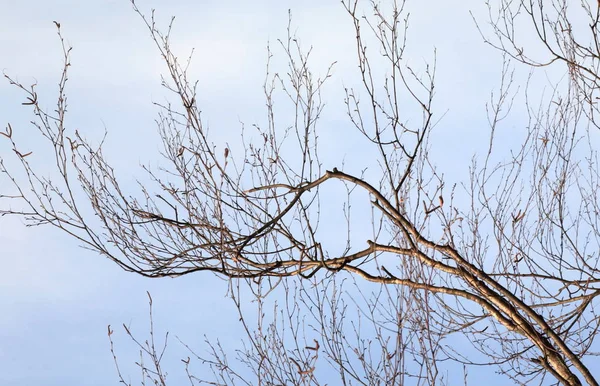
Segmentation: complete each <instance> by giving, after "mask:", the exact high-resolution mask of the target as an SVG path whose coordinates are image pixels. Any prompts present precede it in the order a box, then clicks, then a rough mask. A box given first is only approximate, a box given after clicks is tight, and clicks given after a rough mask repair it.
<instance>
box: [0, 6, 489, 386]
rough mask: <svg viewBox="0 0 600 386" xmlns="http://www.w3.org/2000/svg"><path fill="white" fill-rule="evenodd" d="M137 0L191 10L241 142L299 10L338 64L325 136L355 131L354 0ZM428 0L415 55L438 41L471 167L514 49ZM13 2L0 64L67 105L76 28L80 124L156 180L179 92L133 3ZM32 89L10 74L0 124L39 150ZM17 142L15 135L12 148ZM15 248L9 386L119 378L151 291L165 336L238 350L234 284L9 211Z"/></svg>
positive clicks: (204, 90) (447, 134)
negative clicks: (172, 271) (126, 266)
mask: <svg viewBox="0 0 600 386" xmlns="http://www.w3.org/2000/svg"><path fill="white" fill-rule="evenodd" d="M137 3H138V5H139V7H140V8H142V9H143V10H146V11H148V10H149V9H151V8H156V9H157V15H158V17H159V19H160V20H162V21H163V22H164V21H167V20H168V19H169V17H170V16H172V15H175V16H176V22H175V29H174V34H173V42H174V47H175V50H176V52H177V53H179V54H180V55H181V56H182V57H184V56H187V55H188V54H189V52H190V50H191V49H192V48H195V50H196V51H195V56H194V62H193V67H192V73H193V75H194V76H196V77H197V79H198V80H199V81H200V83H199V84H200V86H199V88H200V93H199V104H200V106H201V107H202V111H203V114H204V118H205V119H206V121H207V122H208V123H209V124H210V127H211V129H212V130H217V131H218V135H220V136H222V140H227V141H229V142H235V141H237V139H238V138H239V128H240V124H239V122H240V121H243V122H245V123H246V124H252V123H253V122H257V121H260V120H264V114H265V113H264V109H263V106H264V101H263V99H262V90H261V86H262V80H263V76H264V65H265V60H266V56H267V55H266V46H267V42H271V45H274V43H275V42H276V39H278V38H284V37H285V33H286V25H287V18H288V9H291V10H292V12H293V20H294V26H295V27H296V30H297V34H298V36H299V37H300V38H301V41H302V43H303V44H304V45H305V46H307V47H308V46H310V45H312V46H313V47H314V53H313V65H314V68H315V70H316V72H321V73H324V71H325V69H326V68H327V66H328V65H329V64H330V63H332V62H333V61H337V65H336V67H335V70H334V77H333V79H332V81H331V84H330V87H329V88H328V91H327V96H328V98H330V99H328V100H327V103H328V109H329V110H328V112H327V116H326V118H325V119H324V123H323V124H322V126H323V133H322V135H323V137H324V138H329V139H330V140H332V139H335V138H340V137H341V136H342V130H343V129H344V128H347V127H348V125H349V124H348V122H347V120H346V119H345V112H344V110H343V103H342V102H343V100H342V95H343V87H344V86H347V85H348V84H351V83H352V82H353V81H355V78H354V76H355V74H356V72H355V71H356V60H355V57H354V53H355V51H354V50H355V47H354V35H353V31H352V25H351V20H350V19H349V18H348V16H347V15H346V14H345V12H344V9H343V8H342V6H341V4H340V2H339V1H338V0H303V1H286V0H254V1H240V0H235V1H234V0H199V1H189V0H188V1H185V0H172V1H147V0H139V1H138V2H137ZM414 3H415V4H412V5H410V7H411V11H412V14H411V20H412V21H411V30H410V32H409V44H410V55H411V56H410V57H409V60H410V61H411V62H413V63H415V65H417V66H419V65H422V63H424V62H425V61H426V60H431V58H432V57H433V50H434V48H435V49H436V51H437V60H438V83H437V85H436V86H437V90H438V91H437V92H438V94H437V96H438V99H437V102H436V103H437V105H436V108H437V110H436V111H438V112H439V114H440V115H441V114H442V113H444V112H446V111H447V114H446V116H445V118H444V120H443V121H442V123H441V127H442V129H440V132H439V135H440V136H442V138H444V141H445V144H446V145H447V146H449V147H452V146H458V144H461V146H465V147H466V151H465V152H460V153H458V154H457V157H458V158H460V159H458V160H456V165H462V167H465V166H466V164H467V162H468V160H469V159H470V157H471V156H472V155H473V154H474V153H476V152H477V148H476V146H477V145H476V144H477V143H480V141H481V140H482V138H485V136H486V134H487V132H486V125H485V102H486V101H487V100H488V98H489V94H490V91H491V90H492V89H493V88H494V87H496V86H497V81H498V79H499V75H500V69H501V61H500V55H499V54H498V53H496V52H494V51H493V50H492V49H490V48H489V47H486V46H485V45H484V44H483V42H482V39H481V37H480V36H479V34H478V33H477V30H476V28H475V25H474V23H473V22H472V20H471V16H470V14H469V11H473V12H474V13H475V15H484V11H485V10H484V9H483V8H482V5H481V4H480V3H481V2H480V1H475V0H470V1H460V2H448V1H441V0H440V1H434V2H422V1H416V0H415V1H414ZM0 9H2V11H1V12H0V32H1V33H0V68H2V69H3V70H4V71H5V72H6V73H7V74H9V75H11V76H14V77H17V78H18V79H19V80H20V81H22V82H23V83H26V84H28V83H32V82H33V81H34V79H35V81H37V83H38V85H39V86H38V87H39V92H40V98H41V100H42V103H43V104H45V105H47V106H49V107H50V108H51V106H52V103H53V101H54V100H53V99H52V98H54V97H55V93H54V92H55V91H56V84H57V81H58V79H59V76H60V71H61V52H60V45H59V40H58V38H57V36H56V28H55V26H54V24H53V21H55V20H56V21H58V22H60V23H61V25H62V31H63V34H64V36H65V38H66V39H67V41H68V43H69V44H70V45H72V46H73V47H74V49H73V54H72V68H71V73H70V83H69V86H68V95H69V114H70V115H69V120H68V126H69V127H71V128H77V129H78V130H79V131H80V132H82V133H84V135H86V136H88V137H89V138H92V139H94V138H95V139H99V138H100V136H101V134H102V130H103V129H104V128H106V129H107V130H108V132H109V137H108V139H107V144H106V154H107V157H108V158H109V159H110V160H111V161H113V162H114V164H115V165H116V168H117V170H118V171H119V173H120V176H122V177H123V178H125V179H127V178H131V180H132V181H133V179H134V176H137V175H138V174H140V169H139V167H138V165H139V164H140V163H147V162H155V161H156V160H158V158H157V157H155V156H153V155H152V154H153V153H154V152H155V151H156V150H157V149H158V145H157V143H158V142H157V141H158V136H157V134H156V126H155V124H154V119H155V117H156V111H157V110H156V108H155V107H154V106H153V105H152V102H153V101H161V100H162V99H163V98H164V92H163V90H161V88H160V75H161V74H163V73H165V68H164V66H163V63H162V62H161V59H160V57H159V55H157V51H156V49H155V47H154V46H153V43H152V41H151V40H150V39H149V34H148V31H147V30H146V27H145V26H144V25H143V23H142V22H141V20H140V18H139V17H138V16H137V15H136V14H135V13H134V12H133V10H132V8H131V5H130V3H129V1H128V0H85V1H82V0H28V1H12V0H0ZM482 20H483V19H482ZM353 74H354V75H353ZM22 98H23V96H22V94H20V93H19V92H17V90H15V89H14V88H11V87H9V85H8V83H7V82H1V83H0V125H1V126H2V128H3V127H4V126H5V125H6V124H7V123H8V122H10V123H11V124H12V127H13V129H14V130H15V131H16V132H19V135H22V136H29V135H32V137H31V141H32V146H34V145H35V144H36V143H37V141H38V139H35V137H33V134H34V130H33V128H32V127H31V126H29V125H28V124H27V122H28V120H29V119H30V118H31V116H30V115H28V113H29V110H30V109H29V108H27V107H25V106H21V99H22ZM340 108H341V109H340ZM465 138H468V139H470V141H465ZM471 141H472V142H471ZM132 144H135V146H133V147H132ZM470 144H472V145H470ZM357 146H358V145H356V144H354V143H352V142H351V141H349V142H348V143H343V146H342V145H340V148H339V149H336V150H335V151H333V150H332V154H330V158H331V160H332V161H331V162H334V161H335V162H337V160H341V159H344V156H345V155H347V154H356V151H357V149H359V148H358V147H357ZM7 151H9V148H8V147H7V146H6V144H0V152H7ZM3 155H4V153H3ZM350 158H351V159H350V160H347V162H349V167H356V168H358V167H359V166H360V164H361V162H362V160H361V159H360V157H356V156H354V157H350ZM353 162H354V163H356V164H355V165H354V164H353ZM333 166H335V165H333ZM325 167H327V168H329V167H331V165H325ZM463 171H464V175H465V176H466V171H467V170H466V169H464V170H463ZM0 191H1V188H0ZM0 246H1V248H0V267H1V268H0V310H1V311H0V384H2V385H15V386H21V385H22V386H29V385H61V386H71V385H72V386H75V385H110V384H117V378H116V374H115V370H114V366H113V363H112V358H111V356H110V352H109V346H108V340H107V337H106V326H107V325H108V324H111V325H114V326H119V325H121V324H122V323H126V324H128V325H130V326H132V328H133V329H134V330H135V329H139V330H142V331H145V329H146V325H147V320H148V318H147V298H146V291H150V292H151V293H152V295H153V298H154V302H155V303H154V304H155V315H156V318H157V322H158V323H157V324H158V327H159V329H162V330H163V331H165V330H167V329H168V330H169V331H171V332H172V333H174V334H176V335H178V336H180V337H181V338H182V339H183V340H185V341H186V342H187V343H188V344H190V346H192V347H196V348H201V347H202V344H203V336H204V335H205V334H206V335H208V336H212V337H221V338H222V339H223V342H224V344H225V346H226V347H235V344H236V343H237V342H235V341H234V339H233V338H232V339H231V340H228V339H229V337H231V336H232V334H231V333H230V331H231V330H235V329H237V328H238V325H237V324H236V322H237V319H236V317H235V316H234V313H233V309H232V305H231V303H230V302H228V301H227V300H226V299H225V292H226V289H227V283H226V282H225V281H223V280H220V279H217V278H215V277H212V276H210V275H202V274H201V275H191V276H188V277H184V278H178V279H174V280H170V279H162V280H149V279H143V278H141V277H137V276H134V275H133V274H128V273H124V272H122V271H121V270H120V269H119V268H118V267H117V266H116V265H114V264H112V263H110V262H109V261H107V260H105V259H103V258H101V257H99V256H98V255H96V254H94V253H92V252H89V251H87V250H84V249H81V248H79V247H78V245H77V243H76V242H75V241H74V240H72V239H70V238H69V237H68V236H66V235H64V234H61V233H60V232H59V231H57V230H54V229H50V228H25V227H24V226H23V222H22V220H21V219H18V218H8V217H4V218H0ZM117 344H118V347H117V350H118V353H119V354H120V357H121V358H123V360H124V361H125V360H127V359H129V361H130V362H133V361H134V360H135V359H136V358H135V351H134V350H132V347H131V346H130V345H128V342H127V341H126V339H125V337H124V335H123V334H122V332H121V330H118V338H117ZM228 345H230V346H228ZM173 346H177V344H175V343H173ZM174 350H175V352H177V349H174ZM181 357H182V356H177V354H175V355H174V358H175V360H174V366H179V367H175V370H172V371H171V373H172V374H174V376H176V375H175V373H177V372H179V373H180V374H183V372H182V371H180V370H181V368H180V365H181V364H180V363H179V364H177V361H178V359H179V358H181ZM137 375H138V374H132V379H135V377H136V376H137ZM173 384H176V383H173Z"/></svg>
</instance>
